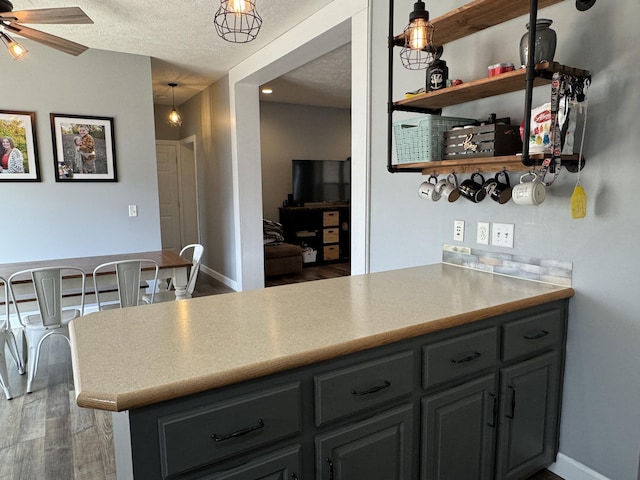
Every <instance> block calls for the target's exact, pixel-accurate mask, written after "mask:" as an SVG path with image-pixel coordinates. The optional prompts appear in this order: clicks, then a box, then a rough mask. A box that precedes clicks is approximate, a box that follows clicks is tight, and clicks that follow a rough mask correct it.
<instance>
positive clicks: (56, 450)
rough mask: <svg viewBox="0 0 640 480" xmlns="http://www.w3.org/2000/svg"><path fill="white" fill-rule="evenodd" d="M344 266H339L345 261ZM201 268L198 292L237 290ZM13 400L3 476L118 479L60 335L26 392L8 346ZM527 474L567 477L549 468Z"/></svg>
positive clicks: (2, 416) (102, 429) (334, 271)
mask: <svg viewBox="0 0 640 480" xmlns="http://www.w3.org/2000/svg"><path fill="white" fill-rule="evenodd" d="M340 265H341V266H342V268H338V267H339V266H340ZM346 265H348V264H334V265H328V266H326V267H308V268H305V269H304V271H303V272H302V274H300V275H297V276H291V277H290V278H288V281H287V280H286V279H285V277H286V276H283V277H276V278H274V279H269V281H268V282H267V283H268V285H269V286H275V285H282V284H284V283H294V282H304V281H311V280H315V279H320V278H330V277H331V276H343V275H348V274H349V272H348V269H346V268H345V266H346ZM231 291H233V290H231V289H230V288H228V287H226V286H224V285H223V284H221V283H220V282H217V281H216V280H214V279H213V278H211V277H209V276H207V275H205V274H200V275H199V276H198V283H197V285H196V291H195V292H194V296H202V295H216V294H219V293H227V292H231ZM7 357H8V360H7V366H8V369H9V381H10V384H11V391H12V393H13V399H12V400H6V399H5V398H4V396H2V397H0V480H114V479H115V478H116V475H115V458H114V451H113V434H112V426H111V414H110V413H108V412H104V411H101V410H91V409H85V408H80V407H78V406H77V405H76V403H75V392H74V390H73V377H72V371H71V358H70V353H69V346H68V344H67V342H66V340H65V339H64V338H62V337H61V336H59V335H55V336H53V337H50V338H49V339H48V340H47V341H46V342H45V344H44V345H43V349H42V355H41V357H40V363H39V366H38V373H37V375H36V378H35V380H34V383H33V393H31V394H29V395H25V394H24V391H25V389H26V384H27V379H26V375H19V374H18V371H17V369H16V366H15V364H14V363H12V361H10V360H9V359H10V356H9V355H8V352H7ZM527 480H562V479H561V478H560V477H558V476H556V475H554V474H553V473H551V472H549V471H547V470H544V471H542V472H539V473H537V474H536V475H534V476H532V477H530V478H529V479H527Z"/></svg>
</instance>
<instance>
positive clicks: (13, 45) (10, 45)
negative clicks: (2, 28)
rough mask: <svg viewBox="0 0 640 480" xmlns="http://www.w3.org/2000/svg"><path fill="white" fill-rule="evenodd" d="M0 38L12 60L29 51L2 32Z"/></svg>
mask: <svg viewBox="0 0 640 480" xmlns="http://www.w3.org/2000/svg"><path fill="white" fill-rule="evenodd" d="M0 38H1V39H2V42H3V43H4V44H5V46H6V47H7V50H9V53H10V54H11V56H12V57H13V59H14V60H18V59H19V58H22V57H24V56H25V55H26V54H27V52H28V51H29V50H27V49H26V48H24V47H23V46H22V45H20V44H19V43H18V42H16V41H15V40H14V39H13V38H11V37H10V36H9V35H7V34H6V33H4V32H0Z"/></svg>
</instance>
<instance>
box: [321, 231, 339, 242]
mask: <svg viewBox="0 0 640 480" xmlns="http://www.w3.org/2000/svg"><path fill="white" fill-rule="evenodd" d="M339 241H340V232H339V231H338V229H337V228H325V229H324V230H323V231H322V243H338V242H339Z"/></svg>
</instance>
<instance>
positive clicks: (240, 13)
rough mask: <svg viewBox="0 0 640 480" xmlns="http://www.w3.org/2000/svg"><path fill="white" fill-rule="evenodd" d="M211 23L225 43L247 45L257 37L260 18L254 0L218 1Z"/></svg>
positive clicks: (260, 23)
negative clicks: (218, 4)
mask: <svg viewBox="0 0 640 480" xmlns="http://www.w3.org/2000/svg"><path fill="white" fill-rule="evenodd" d="M213 23H214V24H215V26H216V31H217V32H218V35H220V36H221V37H222V38H224V39H225V40H226V41H227V42H231V43H248V42H250V41H252V40H253V39H255V38H256V37H257V36H258V32H259V31H260V27H261V26H262V18H261V17H260V15H258V12H257V11H256V1H255V0H220V8H219V9H218V11H217V12H216V15H215V18H214V21H213Z"/></svg>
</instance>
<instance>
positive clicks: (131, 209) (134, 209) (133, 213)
mask: <svg viewBox="0 0 640 480" xmlns="http://www.w3.org/2000/svg"><path fill="white" fill-rule="evenodd" d="M129 216H130V217H137V216H138V206H137V205H129Z"/></svg>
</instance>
